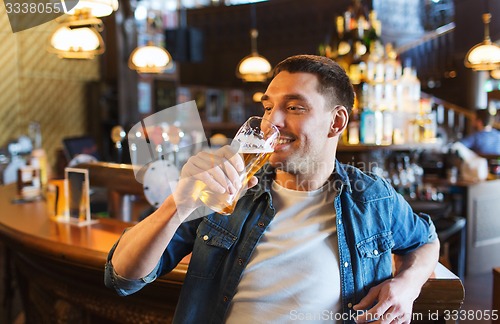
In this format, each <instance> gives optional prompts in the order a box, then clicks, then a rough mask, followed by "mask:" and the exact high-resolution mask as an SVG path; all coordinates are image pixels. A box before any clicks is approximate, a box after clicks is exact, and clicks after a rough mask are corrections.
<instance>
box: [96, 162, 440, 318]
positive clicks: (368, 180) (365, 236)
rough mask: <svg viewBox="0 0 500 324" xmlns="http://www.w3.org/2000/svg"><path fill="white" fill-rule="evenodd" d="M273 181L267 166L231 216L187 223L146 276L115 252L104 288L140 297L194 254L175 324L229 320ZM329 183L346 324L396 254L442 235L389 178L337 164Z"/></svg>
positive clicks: (266, 214)
mask: <svg viewBox="0 0 500 324" xmlns="http://www.w3.org/2000/svg"><path fill="white" fill-rule="evenodd" d="M273 178H274V171H273V170H272V168H271V167H270V166H269V165H266V166H265V167H264V168H263V169H262V170H261V172H260V173H259V179H260V180H259V184H258V185H257V186H255V187H254V188H252V189H250V190H248V191H247V193H246V194H245V195H244V196H243V197H242V198H240V200H239V201H238V204H237V206H236V209H235V211H234V213H233V214H232V215H231V216H229V217H228V216H223V215H219V214H217V213H214V214H211V215H208V216H206V217H203V218H199V219H195V220H192V221H189V222H186V223H184V224H183V225H181V226H180V227H179V229H178V230H177V232H176V233H175V235H174V237H173V239H172V241H171V242H170V243H169V245H168V247H167V249H166V250H165V252H164V254H163V256H162V257H161V259H160V261H159V262H158V265H157V266H156V268H155V269H154V270H153V271H152V272H151V273H150V274H149V275H148V276H146V277H145V278H142V279H139V280H127V279H125V278H123V277H120V276H118V275H117V274H116V273H115V272H114V269H113V267H112V264H111V262H110V261H109V260H111V256H112V255H113V251H114V248H115V247H113V248H112V250H111V251H110V253H109V256H108V262H107V264H106V269H105V283H106V285H107V286H108V287H112V288H114V289H115V290H116V291H117V292H118V294H120V295H128V294H131V293H134V292H136V291H137V290H139V289H141V288H142V287H143V286H145V285H146V284H147V283H149V282H151V281H153V280H154V279H156V278H157V277H158V276H161V275H163V274H165V273H167V272H169V271H171V270H172V269H173V268H175V266H176V265H177V264H178V263H179V262H180V260H181V259H182V258H183V257H184V256H186V255H187V254H189V253H190V252H192V253H193V254H192V257H191V261H190V264H189V268H188V271H187V274H186V278H185V280H184V283H183V287H182V290H181V295H180V298H179V301H178V305H177V309H176V312H175V316H174V323H182V324H186V323H194V324H198V323H223V322H224V319H225V317H226V312H227V310H228V306H229V304H230V303H231V298H232V297H233V296H234V294H235V293H236V288H237V286H238V283H239V281H240V278H241V275H242V272H243V270H244V269H245V266H246V264H247V262H248V261H249V259H250V256H251V255H252V252H253V251H254V249H255V247H256V245H257V244H258V242H259V239H260V238H261V237H262V234H263V233H264V231H265V230H266V228H267V226H268V225H269V223H270V222H271V221H272V219H273V217H274V215H275V210H274V208H273V204H272V201H271V194H270V187H271V183H272V180H273ZM331 179H333V181H330V182H329V185H331V186H332V187H331V188H332V189H333V190H335V191H337V192H336V193H337V195H336V198H335V200H334V205H335V210H336V213H337V234H338V235H337V236H338V245H339V257H340V260H339V261H340V276H341V282H340V284H341V285H342V286H341V291H342V311H343V318H344V319H345V320H344V323H351V322H353V321H352V319H353V318H354V314H355V311H354V310H352V306H353V305H355V304H356V303H358V302H359V301H360V300H361V298H363V297H364V296H365V295H366V294H367V292H368V290H369V289H370V288H371V287H372V286H374V285H377V284H379V283H380V282H382V281H384V280H386V279H388V278H390V277H391V276H392V256H391V253H395V254H405V253H408V252H411V251H413V250H414V249H416V248H418V247H419V246H421V245H423V244H425V243H428V242H431V241H433V240H434V239H436V237H437V235H436V232H435V228H434V225H433V224H432V221H431V220H430V217H429V216H427V215H424V214H420V215H416V214H414V213H413V211H412V210H411V208H410V206H409V205H408V203H407V202H406V201H405V200H404V199H403V197H402V196H401V195H399V194H397V193H396V192H395V191H394V189H393V188H392V187H391V186H390V184H388V183H387V182H386V181H385V180H383V179H381V178H379V177H376V176H374V175H372V174H366V173H362V172H361V171H360V170H358V169H356V168H354V167H352V166H349V165H343V164H341V163H339V162H338V161H337V162H336V166H335V171H334V174H333V175H332V178H331ZM115 246H116V244H115ZM277 270H278V269H277ZM349 315H350V316H349Z"/></svg>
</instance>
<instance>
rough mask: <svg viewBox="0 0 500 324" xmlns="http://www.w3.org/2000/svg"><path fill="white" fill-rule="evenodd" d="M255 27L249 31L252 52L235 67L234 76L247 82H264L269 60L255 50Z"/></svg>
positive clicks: (256, 34) (268, 70) (257, 33)
mask: <svg viewBox="0 0 500 324" xmlns="http://www.w3.org/2000/svg"><path fill="white" fill-rule="evenodd" d="M257 36H259V32H258V31H257V29H252V30H251V31H250V37H251V41H252V53H251V54H250V55H248V56H246V57H244V58H243V59H242V60H241V61H240V63H238V66H237V67H236V76H237V77H238V78H241V79H243V80H244V81H247V82H264V81H266V80H267V78H268V77H269V73H270V72H271V64H270V63H269V61H268V60H267V59H266V58H265V57H263V56H261V55H259V53H258V52H257Z"/></svg>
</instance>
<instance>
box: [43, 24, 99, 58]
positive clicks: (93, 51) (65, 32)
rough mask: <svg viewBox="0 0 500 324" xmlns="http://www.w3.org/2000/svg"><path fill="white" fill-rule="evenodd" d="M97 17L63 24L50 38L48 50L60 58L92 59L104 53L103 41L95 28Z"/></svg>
mask: <svg viewBox="0 0 500 324" xmlns="http://www.w3.org/2000/svg"><path fill="white" fill-rule="evenodd" d="M98 22H100V20H99V19H96V18H94V19H89V20H78V21H74V22H71V23H67V24H63V25H61V26H60V27H59V28H57V29H56V31H55V32H54V34H52V36H51V38H50V45H51V46H50V47H49V52H52V53H55V54H57V55H58V56H59V57H60V58H69V59H93V58H94V57H95V56H96V55H99V54H102V53H104V42H103V40H102V37H101V35H100V34H99V32H98V31H97V29H96V26H97V27H98V28H99V26H101V25H100V24H98Z"/></svg>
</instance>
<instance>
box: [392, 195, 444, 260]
mask: <svg viewBox="0 0 500 324" xmlns="http://www.w3.org/2000/svg"><path fill="white" fill-rule="evenodd" d="M391 189H392V190H393V192H394V209H393V215H392V216H393V217H392V235H393V238H394V243H395V246H394V249H393V252H394V253H395V254H407V253H409V252H411V251H413V250H415V249H417V248H418V247H420V246H422V245H424V244H426V243H431V242H434V241H435V240H436V239H437V238H438V237H437V233H436V227H435V226H434V223H433V222H432V219H431V217H430V216H429V215H427V214H424V213H419V214H416V213H414V212H413V210H412V208H411V207H410V205H409V204H408V202H407V201H406V200H405V199H404V198H403V196H402V195H400V194H399V193H397V192H396V191H395V190H394V189H393V188H392V187H391Z"/></svg>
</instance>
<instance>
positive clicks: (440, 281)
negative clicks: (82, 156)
mask: <svg viewBox="0 0 500 324" xmlns="http://www.w3.org/2000/svg"><path fill="white" fill-rule="evenodd" d="M14 197H15V187H14V186H12V185H8V186H3V187H2V186H0V240H2V242H3V243H4V245H5V247H6V251H5V252H6V255H7V256H8V260H9V261H10V262H13V265H14V267H13V268H14V269H15V275H16V279H17V283H18V286H19V289H20V293H21V297H22V300H23V305H24V308H25V316H26V322H27V323H68V322H74V323H169V322H171V319H172V315H173V311H174V309H175V305H176V303H177V299H178V296H179V292H180V288H181V285H182V282H183V278H184V276H185V273H186V270H187V264H185V263H181V264H179V265H178V266H177V268H176V269H174V271H172V272H171V273H169V274H168V275H165V276H163V277H162V278H159V279H158V280H156V281H155V282H154V283H152V284H150V285H148V286H147V287H145V288H144V289H143V290H141V291H139V292H138V293H136V294H133V295H131V296H127V297H119V296H117V295H116V294H115V293H114V292H113V291H111V290H109V289H107V288H106V287H105V286H104V283H103V278H104V264H105V261H106V256H107V253H108V251H109V249H110V248H111V246H112V245H113V243H114V242H115V241H116V240H117V239H118V237H119V236H120V234H121V233H122V231H123V230H124V229H125V228H126V227H128V226H130V225H131V224H130V223H125V222H121V221H118V220H114V219H105V220H100V221H99V223H98V224H94V225H90V226H83V227H78V226H75V225H70V224H62V223H57V222H54V221H52V220H50V219H49V218H48V216H47V212H46V206H45V202H44V201H43V200H40V201H36V202H30V203H24V204H13V203H12V199H13V198H14ZM5 268H10V267H5ZM4 271H5V269H4ZM7 271H8V270H7ZM4 288H5V289H8V288H9V287H4ZM463 299H464V290H463V286H462V283H461V281H460V280H459V279H458V278H457V277H456V276H454V275H453V274H452V273H451V272H449V271H447V270H446V269H445V268H444V267H442V266H441V265H439V267H438V268H437V269H436V272H435V276H434V277H433V278H430V279H429V280H428V282H427V283H426V284H425V285H424V287H423V289H422V292H421V295H420V297H419V298H418V299H417V301H416V303H415V307H414V311H415V312H420V313H422V314H423V315H424V316H426V315H427V314H431V313H435V312H436V311H443V310H456V309H459V308H460V306H461V304H462V302H463Z"/></svg>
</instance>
